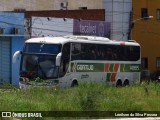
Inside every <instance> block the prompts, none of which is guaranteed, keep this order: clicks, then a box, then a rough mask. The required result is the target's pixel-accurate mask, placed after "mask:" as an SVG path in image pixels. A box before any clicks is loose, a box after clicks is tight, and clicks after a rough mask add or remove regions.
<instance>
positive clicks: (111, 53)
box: [71, 43, 140, 61]
mask: <svg viewBox="0 0 160 120" xmlns="http://www.w3.org/2000/svg"><path fill="white" fill-rule="evenodd" d="M139 58H140V47H139V46H120V45H103V44H88V43H82V44H81V43H73V44H72V55H71V60H113V61H137V60H139Z"/></svg>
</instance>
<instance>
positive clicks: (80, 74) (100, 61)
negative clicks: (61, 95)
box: [13, 35, 141, 87]
mask: <svg viewBox="0 0 160 120" xmlns="http://www.w3.org/2000/svg"><path fill="white" fill-rule="evenodd" d="M18 54H21V62H20V81H19V85H20V87H21V86H29V85H38V86H60V87H70V86H71V87H73V86H76V85H78V84H80V83H88V82H96V83H100V84H109V85H114V86H126V85H130V84H134V83H139V82H140V64H141V59H140V45H139V44H138V43H137V42H136V41H134V40H129V41H116V40H110V39H108V38H105V37H95V36H74V35H71V36H64V37H41V38H31V39H29V40H27V41H25V45H24V49H23V51H17V52H16V53H15V54H14V56H13V62H14V63H15V62H16V59H17V56H18Z"/></svg>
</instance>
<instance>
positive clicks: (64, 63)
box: [59, 43, 70, 77]
mask: <svg viewBox="0 0 160 120" xmlns="http://www.w3.org/2000/svg"><path fill="white" fill-rule="evenodd" d="M69 60H70V43H66V44H64V45H63V49H62V59H61V65H60V74H59V76H60V77H63V76H64V75H65V74H66V72H67V70H68V66H69Z"/></svg>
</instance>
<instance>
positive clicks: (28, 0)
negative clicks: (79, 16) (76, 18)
mask: <svg viewBox="0 0 160 120" xmlns="http://www.w3.org/2000/svg"><path fill="white" fill-rule="evenodd" d="M67 1H68V6H67V9H69V10H73V9H79V7H87V8H88V9H102V2H101V1H102V0H47V2H46V0H0V11H13V10H14V9H26V10H27V11H28V10H30V11H32V10H60V9H62V7H61V3H62V2H67Z"/></svg>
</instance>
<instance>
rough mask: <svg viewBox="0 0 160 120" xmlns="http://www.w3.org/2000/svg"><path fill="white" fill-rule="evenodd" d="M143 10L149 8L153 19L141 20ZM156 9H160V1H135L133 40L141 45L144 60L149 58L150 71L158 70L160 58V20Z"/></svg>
mask: <svg viewBox="0 0 160 120" xmlns="http://www.w3.org/2000/svg"><path fill="white" fill-rule="evenodd" d="M141 8H148V15H149V16H153V18H152V19H141ZM156 9H160V4H159V0H154V1H153V0H141V2H139V1H137V0H133V21H135V23H134V28H133V29H132V38H133V39H135V40H136V41H137V42H139V43H140V45H141V50H142V58H148V68H147V69H148V70H150V72H154V71H156V70H157V67H156V58H157V57H160V52H159V50H160V33H159V31H160V20H157V19H156Z"/></svg>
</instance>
